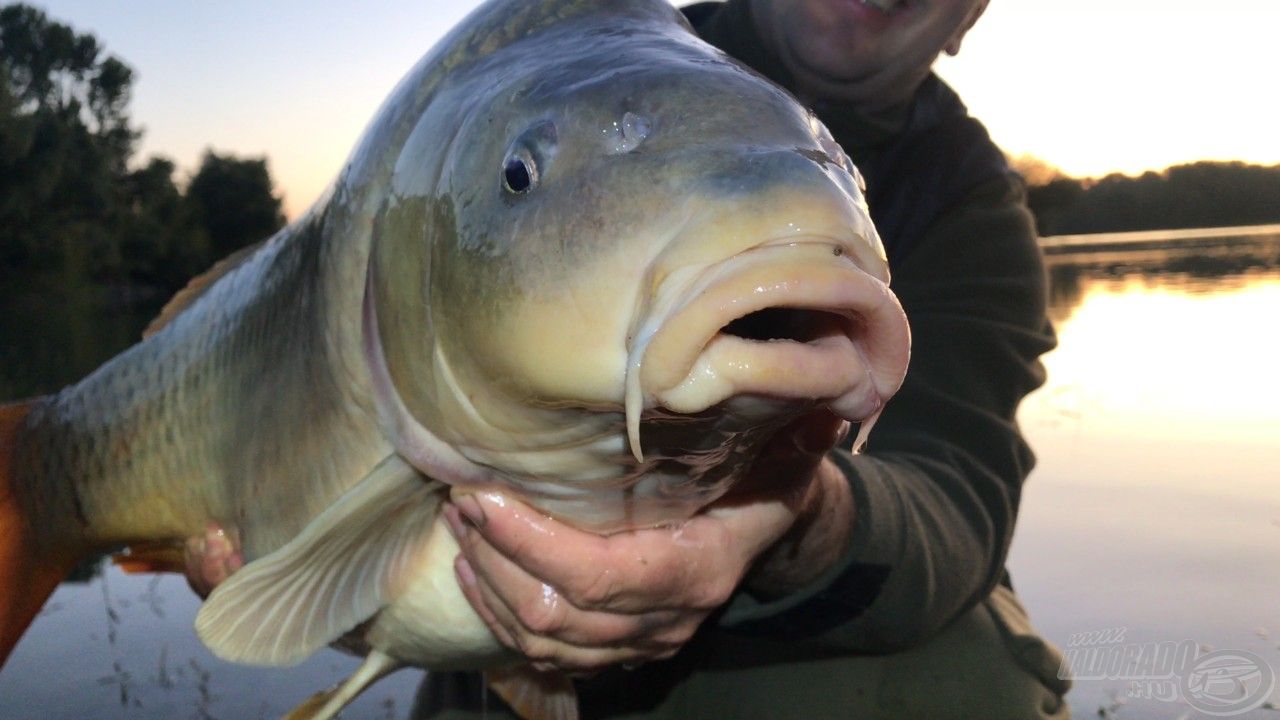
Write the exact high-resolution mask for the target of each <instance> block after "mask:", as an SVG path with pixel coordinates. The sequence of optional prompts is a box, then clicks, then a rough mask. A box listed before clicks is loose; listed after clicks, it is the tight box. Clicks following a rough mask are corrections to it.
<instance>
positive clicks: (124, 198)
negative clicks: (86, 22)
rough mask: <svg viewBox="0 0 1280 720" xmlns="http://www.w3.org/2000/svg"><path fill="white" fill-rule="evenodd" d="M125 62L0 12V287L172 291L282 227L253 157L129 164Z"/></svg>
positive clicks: (40, 23)
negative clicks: (185, 169) (185, 176)
mask: <svg viewBox="0 0 1280 720" xmlns="http://www.w3.org/2000/svg"><path fill="white" fill-rule="evenodd" d="M133 80H134V74H133V70H131V69H130V68H129V66H128V65H126V64H125V63H124V62H123V61H121V60H120V59H119V58H116V57H114V56H111V55H108V54H106V53H105V52H104V51H103V48H102V46H101V45H100V44H99V42H98V40H97V39H96V38H94V37H93V36H92V35H88V34H79V33H76V32H75V31H74V30H73V29H72V28H70V27H69V26H67V25H65V24H62V23H60V22H57V21H54V20H52V19H50V18H49V17H48V16H47V15H46V14H45V13H44V12H43V11H41V10H39V9H37V8H34V7H31V6H29V5H25V4H12V5H7V6H3V7H0V283H6V284H7V283H9V282H12V281H13V280H15V279H17V278H22V279H36V280H40V279H46V280H51V281H53V282H57V283H63V284H68V283H69V284H76V283H98V284H104V283H105V284H115V283H125V284H131V285H145V286H151V287H154V288H156V289H158V290H172V289H175V288H177V287H180V286H181V285H182V284H183V283H184V282H185V281H186V280H187V279H188V278H189V277H190V276H192V275H194V274H196V273H199V272H201V271H203V270H204V269H206V268H207V267H209V266H210V265H211V264H212V263H213V262H214V261H216V260H217V259H218V258H220V257H222V256H224V255H226V254H228V253H230V252H232V251H233V250H235V249H237V248H239V247H242V246H243V245H245V244H248V243H251V242H255V241H257V240H261V239H263V238H265V237H267V236H269V235H270V234H272V233H273V232H275V231H276V230H278V229H279V228H280V227H281V226H282V225H283V224H284V217H283V215H282V213H281V211H280V198H279V197H277V196H276V195H275V194H274V192H273V189H272V181H271V178H270V175H269V173H268V170H267V162H266V160H265V159H264V158H259V159H238V158H235V157H232V156H228V155H219V154H217V153H215V152H213V151H211V150H210V151H206V153H205V155H204V157H203V160H202V162H201V164H200V167H199V169H198V170H197V171H196V173H195V175H194V176H192V177H191V178H190V181H189V182H188V183H186V186H185V188H180V187H179V185H178V184H176V183H175V180H174V171H175V167H174V164H173V162H172V161H170V160H168V159H165V158H162V157H152V158H150V159H148V160H147V161H146V162H144V163H137V162H135V158H134V149H135V145H136V143H137V141H138V139H139V137H140V135H141V133H140V131H139V130H138V129H136V128H135V127H134V126H133V125H132V124H131V122H130V119H129V114H128V105H129V99H130V93H131V89H132V83H133Z"/></svg>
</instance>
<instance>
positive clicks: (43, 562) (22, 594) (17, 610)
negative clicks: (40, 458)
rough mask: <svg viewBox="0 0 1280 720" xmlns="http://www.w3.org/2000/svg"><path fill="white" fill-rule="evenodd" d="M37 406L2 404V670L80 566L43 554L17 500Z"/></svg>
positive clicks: (68, 558) (53, 554)
mask: <svg viewBox="0 0 1280 720" xmlns="http://www.w3.org/2000/svg"><path fill="white" fill-rule="evenodd" d="M36 402H38V401H29V402H23V403H15V404H11V405H0V666H3V665H4V662H5V660H6V659H8V657H9V653H10V652H11V651H12V650H13V648H14V646H15V645H17V644H18V640H19V639H21V638H22V634H23V633H24V632H25V631H26V629H27V626H29V625H30V624H31V621H32V620H34V619H35V616H36V614H37V613H39V612H40V608H41V607H42V606H43V605H44V602H45V600H47V599H48V598H49V596H50V595H51V594H53V591H54V588H56V587H57V586H58V583H60V582H62V580H63V579H64V578H65V577H66V576H67V575H68V574H69V573H70V572H71V570H72V569H73V568H74V567H75V564H76V559H75V558H73V557H71V556H70V555H69V554H67V555H64V554H60V553H56V552H50V551H47V550H46V551H41V549H40V546H39V545H38V544H37V543H36V540H35V536H34V533H33V532H32V528H31V525H30V523H29V522H28V519H27V517H26V515H25V513H24V511H23V504H22V502H21V501H20V499H19V497H18V484H19V483H20V482H21V478H17V477H15V474H16V473H15V463H14V459H15V457H16V455H17V452H18V444H19V440H20V438H21V430H22V427H23V424H24V423H23V421H24V420H25V419H26V417H27V414H28V413H30V411H31V408H32V406H33V405H34V404H35V403H36Z"/></svg>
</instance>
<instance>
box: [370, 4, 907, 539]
mask: <svg viewBox="0 0 1280 720" xmlns="http://www.w3.org/2000/svg"><path fill="white" fill-rule="evenodd" d="M640 5H641V6H643V7H645V8H646V9H650V10H652V6H651V5H648V4H644V3H641V4H640ZM659 5H663V6H665V3H659ZM668 10H669V7H666V8H664V9H662V12H663V14H664V17H665V20H664V21H663V22H661V23H657V22H653V21H652V19H651V18H650V17H649V16H647V15H641V16H638V18H639V19H635V20H634V22H632V21H630V20H628V19H627V18H621V19H620V18H619V16H618V15H616V14H613V15H611V14H607V13H606V14H600V15H598V16H591V15H588V16H587V17H586V18H585V19H579V20H578V22H576V23H562V24H559V25H552V26H550V27H548V28H545V29H542V30H541V31H540V32H538V33H536V34H533V35H530V36H529V37H526V38H524V39H522V40H520V41H517V42H514V43H512V44H510V45H509V46H507V47H505V48H503V49H501V50H498V51H496V52H494V53H492V54H491V55H488V56H486V57H485V58H484V59H483V60H482V61H480V62H477V63H475V64H474V66H473V67H471V68H469V69H468V70H467V71H466V72H465V73H460V74H459V77H458V78H457V79H456V80H455V81H454V82H452V83H451V84H450V85H449V86H448V87H446V88H445V89H443V90H442V91H441V92H442V94H443V95H442V97H441V99H438V100H437V101H436V102H437V103H440V104H439V105H438V111H436V112H433V111H432V110H431V109H430V108H429V109H428V111H427V112H425V113H424V114H423V117H422V118H421V119H420V120H419V122H418V127H417V128H416V129H415V131H414V132H413V133H411V134H410V137H409V140H408V141H407V142H406V144H405V148H404V151H403V152H402V153H401V154H400V156H399V159H398V160H397V169H396V176H395V181H394V183H393V188H394V192H393V193H392V194H391V198H390V200H389V202H388V204H387V207H386V210H385V211H384V212H383V213H382V214H381V215H380V217H379V219H378V221H377V225H376V227H375V232H374V234H375V250H374V258H373V261H372V263H371V268H372V270H373V274H375V275H376V277H374V278H373V279H372V281H371V287H373V288H374V291H373V292H374V296H375V300H376V302H375V303H374V304H375V305H376V308H375V314H376V315H377V320H378V324H379V328H380V330H379V334H380V345H381V349H382V351H383V353H384V355H385V362H386V365H387V367H388V369H389V377H390V384H391V385H392V386H393V389H394V392H395V394H396V395H397V398H398V402H401V403H402V404H403V410H404V412H405V413H407V415H408V416H410V417H411V419H412V420H411V422H410V423H409V424H410V425H413V424H416V425H417V428H415V429H414V432H418V431H422V432H425V433H427V434H428V435H430V436H431V437H433V438H436V439H438V440H440V441H441V444H442V445H444V446H447V449H448V450H440V452H444V453H445V454H447V452H448V451H449V450H453V451H456V452H457V453H458V455H459V456H460V457H461V460H458V459H457V458H454V460H458V461H457V462H452V464H450V465H449V468H448V469H446V470H445V471H443V472H437V473H436V474H438V475H450V474H452V475H453V476H454V477H455V478H459V479H461V481H464V482H479V483H484V482H502V483H505V484H507V485H509V486H511V487H513V488H515V489H516V490H518V491H519V492H521V493H522V494H524V495H525V496H526V497H527V498H528V499H529V500H530V501H531V502H533V503H534V504H536V505H538V506H539V507H541V508H543V509H544V510H546V511H548V512H551V513H552V514H555V515H558V516H561V517H564V518H566V519H568V520H570V521H572V522H575V523H576V524H578V525H580V526H584V527H590V528H595V529H605V530H608V529H616V528H620V527H629V526H637V525H651V524H655V523H661V522H668V521H671V520H676V519H680V518H683V517H685V516H688V515H689V514H691V513H692V512H694V511H696V510H697V509H698V508H699V507H701V506H703V505H705V504H707V503H708V502H711V501H712V500H714V499H715V498H716V497H718V496H720V495H721V494H723V492H725V490H726V489H727V488H728V487H729V485H731V484H732V482H733V481H734V480H736V479H737V478H738V477H740V476H741V475H742V474H743V473H744V472H745V470H746V468H747V467H748V466H749V465H750V463H751V461H752V460H754V458H755V457H756V455H757V454H758V452H759V450H760V448H761V446H762V444H763V443H764V442H765V441H766V440H767V439H768V438H769V437H770V436H771V435H772V434H773V433H774V432H776V431H777V430H778V429H779V428H780V427H782V426H783V425H785V424H787V423H788V422H790V421H792V420H794V419H796V418H797V417H799V416H801V415H803V414H805V413H809V412H817V411H823V410H824V409H826V408H829V409H830V410H831V411H833V412H835V413H836V414H838V415H839V416H841V417H842V418H845V419H846V420H848V421H851V422H862V421H868V420H870V419H873V418H874V417H875V416H876V415H877V414H878V413H879V411H880V409H881V408H882V407H883V405H884V403H885V402H886V401H887V400H888V398H889V396H890V395H892V394H893V392H894V391H895V390H896V389H897V387H898V386H899V384H900V383H901V381H902V379H903V376H904V374H905V370H906V364H907V357H908V355H909V331H908V329H907V324H906V321H905V317H904V315H903V313H902V310H901V308H900V306H899V305H898V303H897V301H896V299H895V298H894V296H893V294H892V293H891V292H890V291H889V289H888V281H889V275H888V267H887V263H886V260H885V253H884V250H883V247H882V245H881V242H880V239H879V237H878V235H877V234H876V231H875V228H874V226H873V225H872V223H871V221H870V218H869V215H868V212H867V206H866V202H865V199H864V195H863V189H862V187H861V179H860V177H859V175H858V171H857V169H856V168H855V167H854V166H853V164H852V163H851V162H850V160H849V158H848V156H847V155H846V154H845V153H844V152H843V151H842V150H841V149H840V148H839V146H838V145H837V144H836V143H835V141H834V140H833V139H832V137H831V134H830V133H829V132H828V130H827V129H826V128H825V127H824V126H823V125H822V123H821V122H819V121H818V120H817V118H816V117H815V116H814V115H813V114H812V113H811V112H809V111H808V110H806V109H804V108H803V107H801V106H800V105H799V104H798V103H797V102H796V101H795V99H794V98H792V97H791V96H790V95H789V94H787V93H786V92H785V91H783V90H781V89H780V88H778V87H776V86H774V85H772V84H771V83H769V82H767V81H766V80H764V79H762V78H761V77H759V76H757V75H755V74H754V73H752V72H750V71H749V70H747V69H745V68H743V67H742V66H740V65H738V64H737V63H735V62H733V61H731V60H729V59H728V58H726V57H725V56H723V55H722V54H720V53H719V52H718V51H716V50H714V49H712V48H710V47H709V46H707V45H705V44H703V43H701V41H699V40H697V39H696V38H695V37H693V36H692V35H691V34H690V33H689V32H688V31H687V29H686V28H684V27H681V26H680V25H678V24H677V23H675V22H673V21H671V19H670V18H669V17H666V13H667V11H668ZM446 110H447V112H446ZM402 425H403V424H402ZM397 432H400V433H402V434H403V427H402V428H401V430H398V431H397ZM406 444H408V445H412V444H413V441H409V442H407V443H406V442H405V441H403V440H401V441H398V442H397V445H398V446H400V447H403V446H405V445H406ZM418 444H419V445H421V442H418ZM431 462H432V461H431V460H430V459H427V460H424V461H423V464H430V463H431ZM423 469H424V470H429V469H428V468H423Z"/></svg>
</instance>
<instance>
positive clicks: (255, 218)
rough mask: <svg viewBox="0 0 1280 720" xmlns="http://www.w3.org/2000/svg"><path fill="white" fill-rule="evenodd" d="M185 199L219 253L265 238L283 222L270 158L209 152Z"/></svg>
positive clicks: (227, 253)
mask: <svg viewBox="0 0 1280 720" xmlns="http://www.w3.org/2000/svg"><path fill="white" fill-rule="evenodd" d="M187 202H188V203H190V205H191V207H192V210H193V212H194V214H195V216H196V218H197V220H198V221H199V223H200V225H201V227H203V228H204V231H205V233H206V234H207V235H208V238H209V244H210V248H211V250H212V251H213V253H214V255H215V256H216V257H222V256H224V255H229V254H230V253H232V252H235V251H236V250H238V249H240V248H242V247H244V246H245V245H249V244H251V243H255V242H257V241H259V240H263V239H265V238H267V237H269V236H270V235H272V234H273V233H275V232H276V231H277V230H279V229H280V228H281V227H283V226H284V215H283V214H282V213H281V211H280V198H279V197H277V196H276V195H275V194H274V192H273V188H272V183H271V174H270V172H269V171H268V169H267V160H266V158H257V159H253V158H250V159H240V158H236V157H233V156H230V155H219V154H217V153H215V152H213V151H212V150H206V151H205V154H204V158H203V159H202V160H201V161H200V169H199V170H198V171H197V172H196V174H195V176H193V177H192V178H191V183H190V184H189V185H188V186H187Z"/></svg>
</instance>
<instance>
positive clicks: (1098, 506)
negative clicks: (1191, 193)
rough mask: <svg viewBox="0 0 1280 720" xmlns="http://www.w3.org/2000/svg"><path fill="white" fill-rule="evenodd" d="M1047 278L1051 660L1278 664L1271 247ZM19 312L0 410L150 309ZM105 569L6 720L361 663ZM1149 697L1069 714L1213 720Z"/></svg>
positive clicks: (1104, 259) (82, 594) (65, 594)
mask: <svg viewBox="0 0 1280 720" xmlns="http://www.w3.org/2000/svg"><path fill="white" fill-rule="evenodd" d="M1050 265H1051V274H1052V279H1053V300H1052V314H1053V318H1054V321H1055V323H1056V324H1057V327H1058V333H1059V339H1060V347H1059V349H1058V350H1056V351H1054V352H1053V353H1052V354H1051V355H1049V356H1048V357H1047V358H1046V365H1047V366H1048V368H1049V373H1050V380H1049V384H1048V385H1047V386H1046V387H1045V388H1044V389H1042V390H1040V391H1039V392H1037V393H1036V394H1035V395H1033V396H1032V397H1030V398H1029V399H1028V400H1027V402H1026V403H1025V404H1024V406H1023V410H1022V415H1021V419H1022V423H1023V426H1024V429H1025V430H1026V433H1027V434H1028V435H1029V436H1030V438H1031V440H1032V443H1033V445H1034V446H1035V448H1036V450H1037V454H1038V456H1039V465H1038V466H1037V469H1036V471H1035V473H1034V475H1033V476H1032V479H1031V481H1030V482H1029V484H1028V486H1027V488H1026V491H1025V494H1024V499H1023V505H1022V511H1021V516H1020V517H1021V519H1020V521H1019V529H1018V533H1017V536H1016V537H1015V540H1014V544H1013V549H1012V553H1011V557H1010V561H1009V562H1010V568H1011V571H1012V573H1013V577H1014V582H1015V585H1016V587H1017V589H1018V592H1019V594H1020V596H1021V597H1022V599H1023V601H1024V602H1025V603H1026V605H1027V606H1028V608H1029V609H1030V611H1031V614H1032V618H1033V620H1034V622H1035V623H1036V625H1037V626H1038V627H1039V628H1040V630H1041V631H1042V632H1043V633H1044V634H1045V635H1047V636H1048V637H1049V638H1050V639H1052V640H1053V641H1054V642H1055V643H1057V644H1058V645H1059V646H1062V647H1068V646H1072V645H1073V644H1075V646H1077V647H1079V645H1078V641H1079V640H1080V639H1081V637H1082V634H1086V635H1085V636H1086V637H1087V634H1089V633H1093V632H1094V631H1103V630H1109V631H1110V633H1109V635H1110V638H1109V639H1122V644H1123V643H1147V642H1163V641H1175V642H1182V641H1186V640H1190V641H1193V642H1195V643H1197V644H1198V645H1199V646H1200V647H1202V648H1203V651H1209V650H1211V649H1224V650H1225V649H1232V650H1240V651H1247V652H1250V653H1254V654H1255V655H1257V656H1259V657H1261V658H1263V660H1264V662H1266V663H1269V664H1270V665H1271V666H1272V667H1274V668H1275V669H1276V670H1278V671H1280V604H1278V603H1277V599H1280V482H1278V480H1280V471H1278V470H1277V468H1280V333H1278V332H1277V331H1276V329H1275V328H1276V327H1277V326H1278V322H1277V318H1280V240H1277V239H1275V238H1274V237H1273V238H1267V237H1258V238H1254V239H1253V240H1251V241H1247V242H1243V241H1242V242H1236V243H1233V244H1230V245H1223V244H1221V243H1220V242H1215V241H1214V240H1213V239H1206V240H1205V241H1204V242H1202V243H1201V244H1199V245H1197V246H1194V247H1190V248H1187V247H1183V248H1182V249H1162V250H1161V249H1154V250H1153V249H1148V250H1131V249H1128V250H1127V249H1117V248H1115V247H1110V248H1104V249H1102V250H1099V251H1093V252H1079V251H1076V252H1070V253H1062V254H1055V255H1053V256H1051V258H1050ZM15 303H19V301H16V300H13V299H8V300H4V299H0V304H3V305H4V310H5V311H4V312H0V318H3V319H0V397H14V396H18V395H23V394H28V393H32V392H36V391H43V390H47V389H48V388H50V387H56V386H57V385H58V384H59V383H61V382H63V381H64V379H65V378H70V377H76V376H78V375H80V374H83V372H85V371H86V370H88V369H91V368H92V367H93V365H94V364H96V363H97V362H98V361H99V358H100V356H101V355H102V354H104V353H108V354H109V353H111V352H114V351H115V350H116V349H118V348H120V347H123V346H124V345H125V344H127V343H128V342H131V340H132V338H134V337H136V333H137V332H138V330H139V329H140V328H141V327H142V325H144V324H145V322H146V319H147V318H148V317H149V316H150V314H151V312H152V309H151V308H145V309H141V310H139V311H137V312H118V311H117V312H109V313H102V312H100V311H99V312H96V313H94V312H91V310H92V309H93V307H95V306H94V304H93V302H91V301H88V300H85V299H84V298H79V299H76V298H70V299H67V298H61V299H58V300H57V301H56V302H50V301H48V300H47V299H46V300H37V299H31V298H28V299H27V300H24V301H21V302H20V304H15ZM99 570H100V571H99V572H98V573H97V574H95V575H93V577H92V578H91V579H89V580H88V581H82V582H72V583H66V584H64V585H63V586H62V587H61V588H60V589H59V590H58V592H57V593H55V595H54V596H53V598H52V599H51V601H50V603H49V605H48V606H47V607H46V609H45V611H44V613H43V614H42V615H41V616H40V617H39V618H38V619H37V621H36V623H35V625H34V626H33V627H32V629H31V631H30V632H29V633H28V635H27V637H26V638H25V639H24V640H23V642H22V644H21V645H19V647H18V648H17V650H16V651H15V653H14V655H13V657H12V658H11V660H10V662H9V664H8V666H7V667H6V668H5V670H4V672H3V673H0V719H2V720H10V719H14V720H17V719H25V718H50V719H56V718H67V719H71V718H76V719H79V718H132V719H137V720H153V719H154V720H158V719H160V718H165V719H168V718H220V719H223V720H227V719H233V718H276V717H279V715H280V714H281V713H282V712H284V711H285V710H287V709H289V708H291V707H292V706H293V705H295V704H296V703H298V702H299V701H301V700H302V699H303V698H305V697H306V696H308V695H309V694H311V693H312V692H315V691H316V690H319V689H321V688H323V687H325V686H327V685H329V684H331V683H333V682H336V681H337V680H339V679H341V678H342V677H345V676H346V675H347V674H348V673H350V672H351V671H352V670H353V669H354V667H355V666H356V664H357V663H356V661H355V660H354V659H352V658H349V657H347V656H345V655H342V654H340V653H337V652H335V651H325V652H322V653H320V654H319V655H317V656H316V657H314V658H312V659H311V660H310V661H308V662H307V663H305V664H303V665H301V666H299V667H297V668H291V669H287V670H274V669H273V670H261V669H254V668H244V667H238V666H233V665H230V664H227V663H224V662H221V661H219V660H217V659H215V658H213V657H212V656H211V655H210V654H209V653H208V652H207V651H205V650H204V648H203V647H202V646H201V645H200V643H199V642H198V641H197V640H196V639H195V636H194V633H193V631H192V629H191V623H192V620H193V618H194V615H195V612H196V609H197V607H198V603H197V600H196V598H195V597H194V596H193V595H192V594H191V592H190V591H189V590H188V589H187V587H186V583H185V581H183V580H182V579H180V578H176V577H172V576H127V575H124V574H122V573H120V572H119V571H117V570H115V569H114V568H111V567H105V570H103V569H102V568H99ZM420 677H421V675H420V673H417V672H411V671H404V672H402V673H399V674H397V675H394V676H392V677H391V678H389V679H387V680H384V681H382V682H381V683H379V684H378V685H376V686H375V687H374V689H373V690H372V691H370V692H368V693H366V694H365V695H364V696H363V697H362V698H360V700H359V701H357V703H356V705H355V706H353V707H352V708H351V709H349V710H348V711H347V712H346V713H345V714H344V717H347V718H375V719H376V718H405V717H407V715H408V708H409V707H410V705H411V703H412V698H413V692H414V690H415V687H416V685H417V682H418V680H419V679H420ZM1144 691H1145V692H1147V693H1148V694H1150V693H1152V692H1157V693H1158V692H1159V691H1160V687H1157V686H1153V685H1140V686H1134V685H1132V684H1131V683H1130V682H1129V681H1126V680H1105V679H1102V680H1080V681H1077V683H1076V689H1075V690H1074V691H1073V692H1072V695H1071V701H1072V706H1073V709H1074V711H1075V716H1076V717H1078V718H1084V717H1099V716H1103V717H1117V718H1188V719H1189V718H1196V717H1209V716H1208V715H1203V714H1200V713H1198V712H1197V711H1195V710H1194V709H1192V708H1191V707H1189V706H1188V705H1186V704H1185V703H1179V702H1168V701H1164V700H1158V699H1145V698H1143V697H1142V695H1143V693H1144ZM1272 702H1275V703H1277V704H1280V693H1277V697H1273V698H1272ZM1235 717H1249V718H1254V717H1256V718H1280V712H1276V711H1272V710H1267V709H1258V710H1255V711H1253V712H1251V713H1249V714H1247V715H1236V716H1235Z"/></svg>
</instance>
